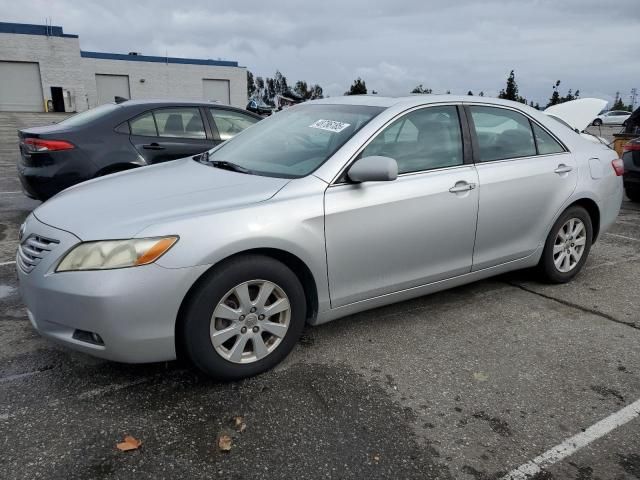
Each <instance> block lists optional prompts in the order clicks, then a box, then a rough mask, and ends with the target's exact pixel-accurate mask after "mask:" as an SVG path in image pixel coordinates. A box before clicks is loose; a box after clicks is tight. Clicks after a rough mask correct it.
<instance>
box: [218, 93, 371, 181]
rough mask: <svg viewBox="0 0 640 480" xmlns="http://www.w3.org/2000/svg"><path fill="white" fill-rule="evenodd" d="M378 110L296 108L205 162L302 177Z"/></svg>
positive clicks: (223, 147) (259, 125)
mask: <svg viewBox="0 0 640 480" xmlns="http://www.w3.org/2000/svg"><path fill="white" fill-rule="evenodd" d="M382 110H384V109H383V108H380V107H369V106H363V105H324V104H315V105H313V104H312V105H298V106H296V107H293V108H290V109H287V110H283V111H282V112H279V113H277V114H275V115H272V116H271V117H269V118H268V119H266V120H262V121H261V122H258V123H256V124H255V125H253V126H252V127H251V128H248V129H247V130H245V131H244V132H242V133H241V134H240V135H238V136H237V137H234V138H232V139H231V140H228V141H227V142H225V143H223V144H222V145H221V146H219V147H218V148H215V149H214V150H212V151H210V152H209V157H208V160H209V161H218V162H225V163H228V164H235V165H238V166H240V167H242V168H244V169H247V170H249V171H250V172H251V173H255V174H258V175H266V176H272V177H284V178H299V177H304V176H306V175H308V174H310V173H311V172H313V171H314V170H315V169H317V168H318V167H319V166H320V165H322V164H323V163H324V162H325V161H326V160H327V159H328V158H329V157H330V156H331V155H333V154H334V152H336V151H337V150H338V149H339V148H340V147H341V146H342V145H344V143H345V142H346V141H347V140H349V139H350V138H351V137H352V136H353V135H354V134H355V133H356V132H357V131H358V130H360V129H361V128H362V127H363V126H365V125H366V124H367V123H368V122H369V121H370V120H371V119H372V118H373V117H375V116H376V115H378V114H379V113H380V112H381V111H382Z"/></svg>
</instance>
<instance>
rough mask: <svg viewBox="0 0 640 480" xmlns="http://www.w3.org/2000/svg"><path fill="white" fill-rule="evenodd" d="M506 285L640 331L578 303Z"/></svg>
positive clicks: (631, 324)
mask: <svg viewBox="0 0 640 480" xmlns="http://www.w3.org/2000/svg"><path fill="white" fill-rule="evenodd" d="M505 283H507V284H509V285H511V286H512V287H516V288H519V289H520V290H524V291H525V292H529V293H532V294H534V295H538V296H539V297H542V298H546V299H547V300H553V301H554V302H558V303H560V304H562V305H565V306H567V307H572V308H575V309H577V310H580V311H582V312H585V313H590V314H592V315H597V316H599V317H602V318H605V319H607V320H610V321H612V322H615V323H619V324H621V325H626V326H627V327H631V328H633V329H635V330H640V325H636V324H635V323H633V322H625V321H624V320H620V319H618V318H615V317H613V316H611V315H609V314H608V313H604V312H600V311H598V310H595V309H593V308H588V307H583V306H582V305H578V304H576V303H573V302H569V301H567V300H563V299H561V298H556V297H552V296H551V295H547V294H544V293H540V292H536V291H535V290H532V289H531V288H527V287H525V286H524V285H520V284H518V283H513V282H505Z"/></svg>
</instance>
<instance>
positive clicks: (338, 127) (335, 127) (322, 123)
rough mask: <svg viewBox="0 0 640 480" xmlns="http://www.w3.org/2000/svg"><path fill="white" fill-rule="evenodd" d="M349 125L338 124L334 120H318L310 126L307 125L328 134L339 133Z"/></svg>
mask: <svg viewBox="0 0 640 480" xmlns="http://www.w3.org/2000/svg"><path fill="white" fill-rule="evenodd" d="M349 125H351V124H350V123H342V122H338V121H336V120H318V121H316V122H314V123H312V124H311V125H309V127H311V128H319V129H320V130H327V131H329V132H335V133H339V132H341V131H342V130H344V129H345V128H347V127H348V126H349Z"/></svg>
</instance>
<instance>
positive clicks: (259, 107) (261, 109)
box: [247, 100, 273, 116]
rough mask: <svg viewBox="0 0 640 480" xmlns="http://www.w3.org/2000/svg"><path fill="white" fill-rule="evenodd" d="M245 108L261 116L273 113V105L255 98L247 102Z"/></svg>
mask: <svg viewBox="0 0 640 480" xmlns="http://www.w3.org/2000/svg"><path fill="white" fill-rule="evenodd" d="M247 110H249V111H250V112H253V113H256V114H258V115H263V116H269V115H271V114H272V113H273V107H270V106H269V105H267V104H266V103H263V102H259V101H257V100H251V101H250V102H249V103H247Z"/></svg>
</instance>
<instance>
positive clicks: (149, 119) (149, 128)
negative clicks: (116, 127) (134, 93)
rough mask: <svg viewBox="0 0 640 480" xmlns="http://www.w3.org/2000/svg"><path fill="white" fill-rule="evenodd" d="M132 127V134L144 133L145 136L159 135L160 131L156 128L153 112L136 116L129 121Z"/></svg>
mask: <svg viewBox="0 0 640 480" xmlns="http://www.w3.org/2000/svg"><path fill="white" fill-rule="evenodd" d="M129 127H130V128H131V135H142V136H145V137H157V136H158V131H157V130H156V122H155V120H154V119H153V114H152V113H151V112H149V113H145V114H144V115H141V116H139V117H136V118H134V119H133V120H131V121H130V122H129Z"/></svg>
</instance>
